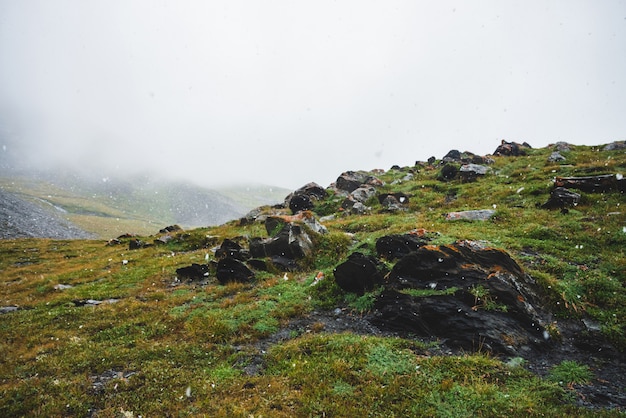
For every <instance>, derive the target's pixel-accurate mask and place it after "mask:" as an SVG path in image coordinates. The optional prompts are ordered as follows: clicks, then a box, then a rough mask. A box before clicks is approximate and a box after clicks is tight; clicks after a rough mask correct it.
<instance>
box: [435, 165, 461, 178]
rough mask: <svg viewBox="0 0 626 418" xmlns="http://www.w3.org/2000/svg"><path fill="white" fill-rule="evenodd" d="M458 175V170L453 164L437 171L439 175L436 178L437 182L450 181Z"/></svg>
mask: <svg viewBox="0 0 626 418" xmlns="http://www.w3.org/2000/svg"><path fill="white" fill-rule="evenodd" d="M458 174H459V169H458V167H457V166H455V165H454V164H446V165H444V166H443V167H441V170H440V171H439V175H438V176H437V180H441V181H450V180H454V179H455V178H456V176H457V175H458Z"/></svg>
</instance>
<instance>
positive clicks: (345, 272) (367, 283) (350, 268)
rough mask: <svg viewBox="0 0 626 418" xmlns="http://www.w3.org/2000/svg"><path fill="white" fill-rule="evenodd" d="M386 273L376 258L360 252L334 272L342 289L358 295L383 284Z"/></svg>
mask: <svg viewBox="0 0 626 418" xmlns="http://www.w3.org/2000/svg"><path fill="white" fill-rule="evenodd" d="M385 273H386V272H385V270H384V266H383V265H382V264H381V263H380V262H379V261H378V260H376V258H374V257H371V256H366V255H364V254H362V253H359V252H355V253H352V254H350V256H348V260H346V261H345V262H343V263H341V264H339V265H338V266H337V267H335V270H334V271H333V274H334V276H335V282H336V283H337V285H338V286H339V287H340V288H342V289H343V290H345V291H346V292H351V293H356V294H358V295H362V294H363V293H365V292H366V291H369V290H372V289H374V287H375V286H376V285H380V284H382V283H383V278H384V275H385Z"/></svg>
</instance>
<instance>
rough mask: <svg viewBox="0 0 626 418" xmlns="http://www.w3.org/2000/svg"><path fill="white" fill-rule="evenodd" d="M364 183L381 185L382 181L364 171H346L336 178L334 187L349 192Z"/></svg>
mask: <svg viewBox="0 0 626 418" xmlns="http://www.w3.org/2000/svg"><path fill="white" fill-rule="evenodd" d="M364 184H367V185H370V186H380V185H382V182H381V181H380V180H379V179H378V178H376V177H374V176H372V175H370V174H369V173H366V172H364V171H346V172H345V173H342V174H341V175H340V176H339V177H338V178H337V181H336V182H335V187H336V188H337V189H338V190H341V191H346V192H348V193H350V192H352V191H354V190H356V189H358V188H359V187H361V186H362V185H364Z"/></svg>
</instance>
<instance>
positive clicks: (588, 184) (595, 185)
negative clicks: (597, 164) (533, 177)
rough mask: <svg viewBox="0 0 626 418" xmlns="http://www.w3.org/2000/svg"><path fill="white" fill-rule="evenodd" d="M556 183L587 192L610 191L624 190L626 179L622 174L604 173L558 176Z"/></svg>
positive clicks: (558, 185)
mask: <svg viewBox="0 0 626 418" xmlns="http://www.w3.org/2000/svg"><path fill="white" fill-rule="evenodd" d="M554 185H555V186H557V187H566V188H570V189H578V190H582V191H583V192H587V193H602V192H610V191H619V192H622V193H623V192H624V190H625V189H626V180H624V177H623V176H622V175H621V174H604V175H600V176H586V177H557V178H556V180H555V182H554Z"/></svg>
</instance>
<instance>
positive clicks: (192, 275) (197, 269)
mask: <svg viewBox="0 0 626 418" xmlns="http://www.w3.org/2000/svg"><path fill="white" fill-rule="evenodd" d="M208 275H209V266H208V265H206V264H196V263H192V264H191V265H190V266H187V267H181V268H178V269H176V276H177V277H178V279H179V280H183V279H186V280H191V281H193V280H202V279H204V278H206V277H207V276H208Z"/></svg>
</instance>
